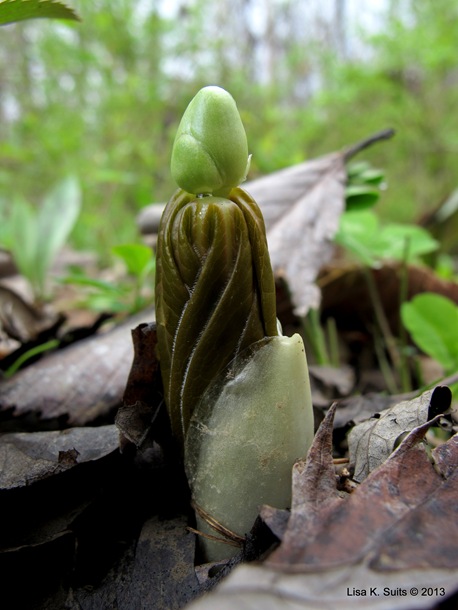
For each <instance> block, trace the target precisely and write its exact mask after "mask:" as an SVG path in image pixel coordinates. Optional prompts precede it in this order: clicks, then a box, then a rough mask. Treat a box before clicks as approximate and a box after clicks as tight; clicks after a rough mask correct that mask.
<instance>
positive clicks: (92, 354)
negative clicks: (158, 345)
mask: <svg viewBox="0 0 458 610" xmlns="http://www.w3.org/2000/svg"><path fill="white" fill-rule="evenodd" d="M153 317H154V313H153V312H152V311H145V312H142V313H141V314H138V315H137V316H135V317H134V318H131V319H129V320H127V321H126V322H124V323H123V324H121V325H119V326H118V327H116V328H114V329H113V330H111V331H109V332H106V333H104V334H101V335H95V336H93V337H90V338H88V339H84V340H82V341H80V342H78V343H75V344H73V345H70V346H68V347H66V348H64V349H62V350H59V351H57V352H54V353H53V354H50V355H49V356H48V357H46V358H44V359H42V360H40V361H38V362H37V363H35V364H32V365H31V366H29V367H27V368H26V369H24V370H22V371H19V373H17V374H16V375H14V376H13V377H12V378H11V379H8V380H6V381H2V382H0V413H1V412H3V414H4V418H5V417H6V413H7V412H11V416H12V417H14V418H17V417H20V416H29V415H30V414H31V413H33V414H35V416H36V417H37V418H38V419H39V420H54V419H59V418H60V419H66V420H67V421H68V423H69V424H70V425H77V426H78V425H84V424H87V423H89V422H91V421H94V420H95V419H96V418H98V417H101V416H104V415H106V414H107V413H108V412H109V411H110V410H111V409H114V408H116V407H117V406H119V405H120V404H121V401H122V395H123V392H124V389H125V386H126V381H127V376H128V373H129V366H130V363H131V362H132V354H133V349H132V339H131V336H130V330H131V328H133V327H135V326H137V325H138V324H139V323H140V322H145V321H148V319H149V318H150V319H151V318H153Z"/></svg>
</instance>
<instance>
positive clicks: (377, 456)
mask: <svg viewBox="0 0 458 610" xmlns="http://www.w3.org/2000/svg"><path fill="white" fill-rule="evenodd" d="M441 392H442V394H443V397H442V403H441V404H440V412H442V413H444V412H445V411H446V410H447V409H448V408H449V407H450V401H451V393H450V390H449V389H448V388H445V389H444V388H435V389H434V390H428V391H427V392H423V394H421V395H420V396H418V397H417V398H414V399H412V400H405V401H402V402H400V403H398V404H396V405H394V406H392V407H390V408H388V409H385V410H384V411H381V412H379V413H377V414H375V415H374V416H373V417H371V418H370V419H368V420H366V421H363V422H361V423H359V424H357V425H356V426H354V427H353V428H352V429H351V431H350V434H349V435H348V447H349V451H350V463H351V464H353V465H354V468H355V473H354V479H355V481H358V482H361V481H363V480H364V479H365V478H366V477H367V476H368V475H369V473H371V472H372V471H373V470H375V469H376V468H377V467H378V466H380V465H381V464H383V462H384V461H385V460H386V459H387V458H388V456H389V455H390V454H391V453H392V452H393V450H394V448H395V446H396V444H397V441H398V439H399V438H401V436H402V435H403V434H404V433H405V432H410V430H413V429H414V428H416V427H418V426H421V425H422V424H424V423H425V422H427V421H428V420H430V419H432V417H434V416H435V415H437V414H438V412H437V411H436V412H433V410H432V409H431V403H432V398H433V394H437V396H436V402H437V398H438V396H439V393H441Z"/></svg>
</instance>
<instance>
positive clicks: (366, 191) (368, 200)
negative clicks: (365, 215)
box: [345, 184, 380, 210]
mask: <svg viewBox="0 0 458 610" xmlns="http://www.w3.org/2000/svg"><path fill="white" fill-rule="evenodd" d="M379 198H380V191H379V190H378V189H376V188H374V187H373V186H370V185H366V184H351V185H350V186H347V188H346V189H345V202H346V207H347V210H363V209H365V208H370V207H372V206H373V205H375V204H376V203H377V201H378V200H379Z"/></svg>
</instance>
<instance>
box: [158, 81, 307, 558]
mask: <svg viewBox="0 0 458 610" xmlns="http://www.w3.org/2000/svg"><path fill="white" fill-rule="evenodd" d="M248 166H249V156H248V146H247V139H246V134H245V130H244V127H243V124H242V121H241V118H240V115H239V113H238V110H237V106H236V104H235V101H234V99H233V98H232V97H231V95H230V94H229V93H227V92H226V91H225V90H224V89H221V88H219V87H214V86H211V87H205V88H203V89H201V90H200V91H199V92H198V93H197V95H196V96H195V97H194V99H193V100H192V101H191V103H190V104H189V106H188V108H187V109H186V111H185V113H184V115H183V118H182V120H181V123H180V125H179V127H178V132H177V135H176V138H175V143H174V146H173V151H172V160H171V171H172V176H173V177H174V179H175V181H176V182H177V184H178V186H179V187H180V188H179V190H178V191H177V192H176V193H175V194H174V195H173V196H172V198H171V200H170V201H169V202H168V204H167V206H166V208H165V211H164V213H163V216H162V219H161V225H160V228H159V235H158V242H157V257H156V267H157V270H156V320H157V334H158V356H159V360H160V366H161V374H162V379H163V385H164V398H165V403H166V406H167V410H168V414H169V418H170V422H171V427H172V433H173V435H174V437H175V439H176V440H177V442H178V444H179V446H180V449H181V451H182V456H183V459H184V465H185V470H186V474H187V477H188V481H189V485H190V488H191V493H192V499H193V505H194V507H195V509H196V518H197V526H198V529H199V531H200V532H202V534H203V537H202V545H203V553H204V556H205V558H206V560H207V561H215V560H219V559H222V558H225V557H227V556H228V555H230V554H231V552H230V547H229V546H227V545H228V543H229V544H231V543H232V544H240V541H243V539H244V536H245V535H246V533H247V532H249V531H250V529H251V526H252V525H253V523H254V520H255V518H256V516H257V514H258V510H259V507H260V506H261V505H262V504H270V505H272V506H275V507H278V508H287V507H288V506H289V505H290V502H291V467H292V465H293V463H294V461H295V460H296V459H298V458H300V457H303V456H304V454H305V453H306V451H307V450H308V448H309V446H310V444H311V442H312V438H313V412H312V403H311V396H310V384H309V377H308V368H307V360H306V356H305V350H304V345H303V342H302V339H301V337H300V336H299V335H294V336H293V337H285V336H283V335H282V334H281V332H280V330H279V324H278V322H277V318H276V302H275V283H274V277H273V272H272V267H271V264H270V258H269V253H268V249H267V239H266V231H265V225H264V219H263V217H262V214H261V211H260V209H259V207H258V205H257V203H256V202H255V201H254V200H253V199H252V198H251V197H250V196H249V195H248V193H246V192H245V191H244V190H242V189H241V188H240V187H239V184H240V182H242V181H243V180H244V179H245V177H246V173H247V169H248ZM218 540H221V541H218ZM228 549H229V550H228Z"/></svg>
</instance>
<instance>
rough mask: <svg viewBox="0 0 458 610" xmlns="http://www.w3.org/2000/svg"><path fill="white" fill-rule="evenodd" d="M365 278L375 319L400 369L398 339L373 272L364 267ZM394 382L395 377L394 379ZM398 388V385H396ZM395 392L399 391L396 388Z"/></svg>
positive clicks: (392, 358) (395, 364)
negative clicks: (391, 325) (394, 334)
mask: <svg viewBox="0 0 458 610" xmlns="http://www.w3.org/2000/svg"><path fill="white" fill-rule="evenodd" d="M363 272H364V277H365V279H366V282H367V287H368V290H369V297H370V299H371V302H372V307H373V308H374V313H375V319H376V321H377V324H378V327H379V329H380V331H381V333H382V336H383V339H384V342H385V345H386V349H387V350H388V353H389V354H390V358H391V362H392V364H393V366H395V367H396V368H399V367H400V365H401V357H400V354H399V350H398V347H397V344H396V339H395V338H394V336H393V334H392V332H391V329H390V325H389V323H388V320H387V317H386V315H385V311H384V309H383V305H382V301H381V299H380V295H379V293H378V290H377V285H376V283H375V281H374V276H373V275H372V270H371V269H370V268H369V267H365V266H364V267H363ZM393 382H394V377H393ZM395 386H396V384H395ZM395 391H398V389H397V388H395Z"/></svg>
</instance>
